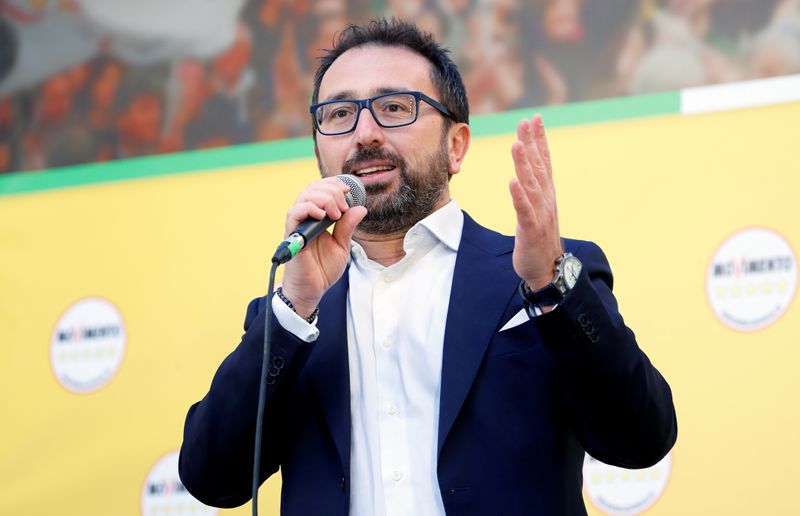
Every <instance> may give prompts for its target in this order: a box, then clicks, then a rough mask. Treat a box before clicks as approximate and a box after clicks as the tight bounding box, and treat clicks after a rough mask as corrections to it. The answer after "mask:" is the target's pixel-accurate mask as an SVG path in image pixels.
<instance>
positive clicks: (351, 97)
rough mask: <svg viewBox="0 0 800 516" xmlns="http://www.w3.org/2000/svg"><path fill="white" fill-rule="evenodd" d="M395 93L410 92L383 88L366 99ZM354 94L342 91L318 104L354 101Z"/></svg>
mask: <svg viewBox="0 0 800 516" xmlns="http://www.w3.org/2000/svg"><path fill="white" fill-rule="evenodd" d="M396 91H411V90H409V89H408V88H399V87H397V88H395V87H388V86H384V87H382V88H378V89H376V90H373V91H372V94H371V95H369V97H367V98H371V97H377V96H378V95H383V94H384V93H394V92H396ZM355 99H356V93H355V91H353V90H344V91H340V92H339V93H336V94H334V95H331V96H330V97H328V98H326V99H325V100H320V102H329V101H331V100H355Z"/></svg>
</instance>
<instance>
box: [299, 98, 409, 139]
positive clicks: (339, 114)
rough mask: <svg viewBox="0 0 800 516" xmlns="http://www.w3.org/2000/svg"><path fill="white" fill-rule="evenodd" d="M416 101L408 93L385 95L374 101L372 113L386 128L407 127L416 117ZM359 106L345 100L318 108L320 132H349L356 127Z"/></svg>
mask: <svg viewBox="0 0 800 516" xmlns="http://www.w3.org/2000/svg"><path fill="white" fill-rule="evenodd" d="M416 107H417V106H416V99H415V98H414V96H413V95H409V94H407V93H395V94H392V95H384V96H382V97H378V98H376V99H373V100H372V113H373V114H374V116H375V118H376V119H377V120H378V122H379V123H380V124H381V125H383V126H386V127H396V126H400V125H406V124H409V123H411V122H413V121H414V119H415V117H416V114H417V113H416ZM359 111H360V109H359V106H358V104H357V103H355V102H351V101H346V100H343V101H341V102H331V103H330V104H324V105H322V106H319V107H318V108H317V111H316V113H315V116H316V119H317V125H318V127H319V130H320V131H322V132H323V133H338V132H348V131H350V130H351V129H352V128H353V127H355V125H356V120H357V118H358V114H359Z"/></svg>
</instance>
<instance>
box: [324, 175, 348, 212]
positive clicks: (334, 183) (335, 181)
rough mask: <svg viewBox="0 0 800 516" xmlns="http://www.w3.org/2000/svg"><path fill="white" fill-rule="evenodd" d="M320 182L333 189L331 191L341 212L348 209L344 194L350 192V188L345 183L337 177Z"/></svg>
mask: <svg viewBox="0 0 800 516" xmlns="http://www.w3.org/2000/svg"><path fill="white" fill-rule="evenodd" d="M322 181H323V182H324V183H326V186H331V187H332V188H333V191H334V192H335V195H336V200H337V202H339V207H340V209H341V210H342V211H345V210H346V209H347V208H349V207H350V205H349V204H347V200H346V198H345V194H346V193H347V192H349V191H350V186H348V184H347V183H345V182H344V181H342V180H341V179H339V178H338V177H326V178H325V179H323V180H322ZM339 192H341V195H339Z"/></svg>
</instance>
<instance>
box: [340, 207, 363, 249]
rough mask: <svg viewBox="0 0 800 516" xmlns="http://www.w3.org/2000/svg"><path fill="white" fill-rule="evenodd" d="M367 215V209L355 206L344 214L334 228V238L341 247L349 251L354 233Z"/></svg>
mask: <svg viewBox="0 0 800 516" xmlns="http://www.w3.org/2000/svg"><path fill="white" fill-rule="evenodd" d="M366 215H367V209H366V208H365V207H363V206H353V207H352V208H350V209H349V210H347V211H346V212H344V215H342V218H341V219H339V220H338V221H337V222H336V225H335V226H334V227H333V238H334V240H336V243H337V244H339V246H341V247H342V248H348V249H349V247H350V239H351V238H352V237H353V232H354V231H355V230H356V226H358V224H359V223H360V222H361V221H362V220H363V219H364V217H365V216H366Z"/></svg>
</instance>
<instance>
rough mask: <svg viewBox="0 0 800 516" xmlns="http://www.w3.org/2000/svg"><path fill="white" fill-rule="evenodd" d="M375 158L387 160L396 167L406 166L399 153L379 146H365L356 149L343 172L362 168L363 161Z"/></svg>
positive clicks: (351, 171)
mask: <svg viewBox="0 0 800 516" xmlns="http://www.w3.org/2000/svg"><path fill="white" fill-rule="evenodd" d="M375 160H381V161H386V162H388V163H389V164H390V165H392V166H393V167H396V168H400V169H403V168H405V160H404V159H403V158H401V157H400V156H399V155H397V154H395V153H393V152H389V151H387V150H386V149H381V148H379V147H365V148H362V149H359V150H358V151H356V153H355V154H354V155H353V156H351V157H350V158H348V159H347V161H345V162H344V164H343V165H342V174H352V173H353V171H355V170H358V169H359V168H360V166H361V164H362V163H365V162H367V161H375Z"/></svg>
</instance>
